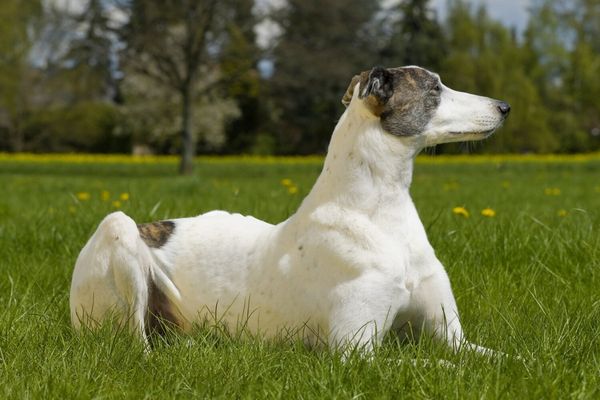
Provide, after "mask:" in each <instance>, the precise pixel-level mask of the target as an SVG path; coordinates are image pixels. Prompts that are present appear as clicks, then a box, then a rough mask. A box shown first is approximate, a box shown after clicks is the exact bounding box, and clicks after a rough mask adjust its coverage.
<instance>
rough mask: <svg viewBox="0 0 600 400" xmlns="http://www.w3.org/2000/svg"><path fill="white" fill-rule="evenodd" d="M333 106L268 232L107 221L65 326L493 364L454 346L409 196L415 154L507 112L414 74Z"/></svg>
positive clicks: (209, 220)
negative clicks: (312, 170) (289, 207)
mask: <svg viewBox="0 0 600 400" xmlns="http://www.w3.org/2000/svg"><path fill="white" fill-rule="evenodd" d="M342 103H343V104H344V105H345V106H346V110H345V112H344V113H343V114H342V116H341V118H340V119H339V121H338V123H337V125H336V127H335V130H334V132H333V135H332V138H331V142H330V145H329V149H328V153H327V156H326V159H325V163H324V166H323V170H322V172H321V174H320V176H319V177H318V179H317V181H316V183H315V185H314V187H313V188H312V190H311V191H310V193H309V194H308V196H307V197H306V198H305V199H304V201H303V202H302V204H301V206H300V207H299V209H298V211H297V212H296V213H295V214H293V215H292V216H291V217H289V218H288V219H287V220H286V221H284V222H282V223H280V224H277V225H271V224H269V223H266V222H263V221H261V220H258V219H256V218H253V217H251V216H242V215H240V214H230V213H228V212H225V211H211V212H208V213H205V214H202V215H199V216H197V217H193V218H181V219H173V220H166V221H159V222H153V223H146V224H140V225H137V224H136V222H135V221H133V220H132V219H131V218H129V217H128V216H127V215H125V214H124V213H122V212H115V213H112V214H110V215H108V216H107V217H106V218H105V219H104V220H103V221H102V222H101V223H100V225H99V226H98V228H97V230H96V231H95V233H94V234H93V236H92V237H91V238H90V239H89V241H88V242H87V244H86V245H85V247H84V248H83V249H82V250H81V253H80V254H79V256H78V258H77V262H76V264H75V269H74V272H73V279H72V284H71V293H70V312H71V319H72V323H73V325H74V327H75V329H81V327H82V326H89V327H95V326H97V325H98V324H101V323H102V322H103V321H104V320H105V319H107V318H108V316H109V315H112V316H116V317H117V318H118V319H119V320H120V321H121V322H122V323H125V324H128V325H129V327H130V328H131V330H132V331H133V332H135V334H136V335H139V337H140V338H141V339H142V340H143V341H144V342H146V343H147V341H148V337H149V335H150V334H151V332H153V331H155V330H160V327H161V326H164V325H163V324H165V323H168V324H170V325H172V326H175V327H177V328H178V329H180V330H182V331H184V332H189V331H190V330H191V329H192V327H193V326H194V324H201V323H203V322H206V321H207V320H209V319H216V320H218V321H220V322H223V323H224V324H225V325H226V326H227V327H228V329H238V328H239V327H240V324H243V327H244V329H248V330H249V331H250V332H252V333H253V334H257V335H261V336H265V337H275V336H276V335H277V334H278V332H281V331H282V330H284V329H290V328H299V327H303V328H306V329H302V332H303V333H302V336H303V339H305V340H306V341H307V342H309V343H313V342H318V341H320V340H323V339H325V342H326V343H327V344H328V345H329V346H330V347H332V348H338V347H342V346H345V345H351V346H354V347H360V348H361V349H364V350H365V351H367V352H369V351H371V350H372V349H373V346H375V345H377V344H378V343H380V342H381V341H382V338H383V337H384V336H385V335H386V333H388V332H389V331H396V332H398V333H399V334H410V335H412V336H414V337H417V338H418V337H419V335H422V334H429V335H432V336H433V337H434V338H436V339H438V340H440V341H442V342H444V343H447V344H448V345H449V346H450V347H451V348H452V349H453V350H455V351H458V350H459V349H462V348H468V349H471V350H474V351H477V352H481V353H484V354H492V353H493V351H492V350H490V349H487V348H485V347H482V346H478V345H476V344H473V343H471V342H468V341H467V340H466V339H465V337H464V334H463V330H462V328H461V324H460V320H459V314H458V310H457V306H456V301H455V299H454V296H453V294H452V289H451V286H450V282H449V279H448V275H447V274H446V271H445V269H444V267H443V265H442V264H441V262H440V261H439V260H438V259H437V257H436V255H435V252H434V250H433V248H432V246H431V245H430V243H429V241H428V239H427V235H426V232H425V229H424V227H423V224H422V223H421V221H420V219H419V216H418V214H417V211H416V209H415V206H414V204H413V202H412V200H411V197H410V194H409V187H410V184H411V179H412V174H413V164H414V160H415V157H416V155H417V154H418V153H419V152H420V151H421V150H422V149H424V148H425V147H429V146H434V145H436V144H439V143H446V142H456V141H467V140H481V139H484V138H487V137H488V136H490V135H491V134H492V133H493V132H494V131H495V130H496V129H497V128H498V127H499V126H500V125H501V124H502V123H503V121H504V120H505V119H506V117H507V116H508V114H509V111H510V106H509V105H508V104H507V103H505V102H503V101H498V100H493V99H490V98H487V97H481V96H476V95H473V94H468V93H463V92H458V91H454V90H452V89H450V88H448V87H446V86H445V85H444V84H442V82H441V80H440V77H439V75H437V74H435V73H432V72H429V71H427V70H425V69H423V68H420V67H416V66H408V67H399V68H389V69H386V68H382V67H375V68H373V69H371V70H369V71H365V72H362V73H360V74H359V75H356V76H355V77H354V78H353V79H352V80H351V83H350V85H349V87H348V90H347V91H346V93H345V95H344V96H343V99H342ZM408 330H410V332H408Z"/></svg>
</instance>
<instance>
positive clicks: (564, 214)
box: [556, 208, 568, 217]
mask: <svg viewBox="0 0 600 400" xmlns="http://www.w3.org/2000/svg"><path fill="white" fill-rule="evenodd" d="M567 214H568V212H567V210H565V209H562V208H561V209H560V210H558V212H557V213H556V215H558V216H559V217H566V216H567Z"/></svg>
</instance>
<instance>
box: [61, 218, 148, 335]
mask: <svg viewBox="0 0 600 400" xmlns="http://www.w3.org/2000/svg"><path fill="white" fill-rule="evenodd" d="M149 266H150V254H149V250H148V248H147V247H146V246H145V244H144V243H143V242H142V240H141V239H140V236H139V233H138V229H137V226H136V224H135V222H134V221H133V220H132V219H131V218H129V217H128V216H126V215H125V214H123V213H122V212H115V213H112V214H110V215H108V216H107V217H106V218H104V220H103V221H102V222H101V223H100V225H99V226H98V229H97V230H96V232H95V233H94V234H93V236H92V237H91V238H90V240H89V241H88V243H87V244H86V245H85V247H84V248H83V250H82V251H81V253H80V254H79V257H78V258H77V263H76V264H75V270H74V272H73V280H72V283H71V296H70V308H71V320H72V323H73V326H74V327H75V328H76V329H79V328H81V326H82V325H84V326H88V327H95V326H97V325H99V324H100V323H102V322H104V321H105V320H106V319H107V318H116V320H117V322H118V323H121V324H122V323H126V324H128V325H129V327H130V329H131V330H132V332H134V333H135V334H138V335H139V336H140V337H141V338H142V339H143V340H144V342H147V338H146V333H145V319H146V313H147V308H148V280H149Z"/></svg>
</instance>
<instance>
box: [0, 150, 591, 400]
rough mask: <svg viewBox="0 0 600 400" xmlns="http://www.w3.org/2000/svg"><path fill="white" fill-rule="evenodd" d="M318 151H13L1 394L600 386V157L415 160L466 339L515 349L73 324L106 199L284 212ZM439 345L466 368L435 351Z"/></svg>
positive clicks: (177, 213) (5, 218) (540, 393)
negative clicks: (73, 298)
mask: <svg viewBox="0 0 600 400" xmlns="http://www.w3.org/2000/svg"><path fill="white" fill-rule="evenodd" d="M321 162H322V160H321V159H320V158H282V159H277V158H269V159H257V158H227V159H217V158H201V159H199V160H198V162H197V169H196V171H197V172H196V174H195V175H194V176H191V177H180V176H177V175H176V174H175V171H176V163H175V160H174V159H172V158H164V159H163V158H152V159H135V160H132V159H130V158H127V157H108V158H102V157H79V156H71V157H46V156H23V157H13V156H7V155H0V187H2V193H3V195H2V196H0V249H1V254H0V255H1V257H0V274H1V275H0V398H62V397H66V398H90V397H98V398H99V397H102V398H104V397H108V398H144V397H146V398H163V397H200V398H275V397H277V398H299V397H301V398H306V399H312V398H341V399H347V398H353V397H356V398H367V399H370V398H435V399H438V398H456V399H463V398H512V399H515V398H516V399H521V398H532V399H540V398H555V399H565V398H577V399H588V398H589V399H597V398H600V157H598V156H592V157H573V158H569V157H562V158H552V157H545V158H535V157H506V158H503V157H494V158H486V157H482V156H477V157H476V156H473V157H469V158H466V157H460V158H450V157H433V158H423V159H420V160H419V162H418V164H417V167H416V170H415V177H414V181H413V188H412V194H413V198H414V201H415V203H416V206H417V208H418V210H419V213H420V215H421V218H422V220H423V223H424V225H425V226H426V228H427V231H428V234H429V237H430V240H431V242H432V244H433V246H434V248H435V249H436V251H437V254H438V257H439V258H440V260H441V261H442V262H443V263H444V265H445V266H446V269H447V271H448V273H449V275H450V280H451V282H452V284H453V288H454V294H455V296H456V298H457V302H458V306H459V310H460V311H461V317H462V322H463V326H464V329H465V332H466V334H467V337H468V338H469V339H471V340H473V341H475V342H477V343H481V344H484V345H485V346H487V347H491V348H494V349H498V350H501V351H503V352H505V353H509V354H513V355H519V356H520V357H521V359H520V360H519V359H516V358H508V359H504V360H489V359H486V358H484V357H481V356H478V355H476V354H471V353H460V354H457V355H454V354H451V353H449V352H448V350H447V349H445V348H444V347H442V346H440V345H438V344H436V343H434V342H432V341H430V340H423V341H422V342H420V343H418V344H414V343H399V342H398V341H397V340H394V338H393V337H390V338H389V339H388V340H387V341H386V342H385V344H384V345H382V346H381V347H380V348H378V349H377V351H376V353H375V355H374V357H373V358H372V359H371V360H365V359H363V358H360V357H354V356H353V357H350V359H348V360H347V361H346V362H342V361H341V360H340V357H339V356H338V355H337V354H335V353H332V352H329V351H326V350H311V349H308V348H305V347H304V346H302V345H301V344H299V343H297V342H294V341H291V340H283V339H282V340H279V341H271V342H269V341H262V340H260V338H249V337H246V336H244V335H236V334H227V333H225V332H221V331H219V330H218V329H211V328H204V329H199V330H198V331H197V332H196V334H194V335H193V336H192V337H191V339H192V340H191V341H190V340H188V338H186V337H183V336H179V335H173V336H171V337H169V338H168V340H166V341H165V342H160V341H159V342H157V343H156V345H155V349H154V350H153V351H152V352H151V353H149V354H144V352H143V348H142V346H141V345H140V344H139V343H138V342H137V341H135V340H134V339H132V338H131V337H130V336H129V335H128V334H127V333H126V332H116V331H115V330H114V329H109V328H106V329H103V330H101V331H99V332H86V333H84V334H82V335H76V334H74V332H73V331H72V330H71V328H70V322H69V313H68V291H69V286H70V279H71V272H72V268H73V265H74V262H75V258H76V257H77V254H78V252H79V250H80V249H81V247H82V246H83V245H84V243H85V241H86V240H87V238H88V237H89V236H90V235H91V234H92V232H93V231H94V230H95V228H96V226H97V224H98V223H99V222H100V220H101V219H102V218H103V216H104V215H106V214H107V213H109V212H111V211H113V210H115V209H120V210H123V211H124V212H126V213H127V214H129V215H130V216H132V217H133V218H134V219H136V220H137V221H139V222H142V221H151V220H157V219H164V218H176V217H183V216H190V215H195V214H200V213H203V212H205V211H208V210H211V209H215V208H220V209H226V210H230V211H235V212H240V213H243V214H252V215H255V216H257V217H258V218H262V219H265V220H267V221H270V222H278V221H281V220H283V219H285V218H286V217H287V216H289V215H290V214H291V213H293V212H294V210H295V209H296V208H297V206H298V204H299V203H300V201H301V199H302V198H303V197H304V196H305V195H306V194H307V193H308V191H309V190H310V188H311V185H312V183H313V182H314V180H315V179H316V177H317V175H318V173H319V171H320V168H321ZM457 207H459V208H457ZM485 209H487V210H486V211H485V212H484V214H486V215H482V211H483V210H485ZM453 210H454V211H453ZM441 358H443V359H446V360H449V361H451V362H452V363H454V364H455V367H454V368H448V367H443V366H439V365H437V364H436V363H429V364H428V363H427V360H436V359H441ZM411 360H416V362H414V363H413V362H412V361H411Z"/></svg>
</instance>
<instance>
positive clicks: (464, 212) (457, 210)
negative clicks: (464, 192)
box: [452, 207, 469, 218]
mask: <svg viewBox="0 0 600 400" xmlns="http://www.w3.org/2000/svg"><path fill="white" fill-rule="evenodd" d="M452 212H453V213H454V214H456V215H460V216H462V217H465V218H469V212H468V211H467V209H466V208H464V207H454V208H453V209H452Z"/></svg>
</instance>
